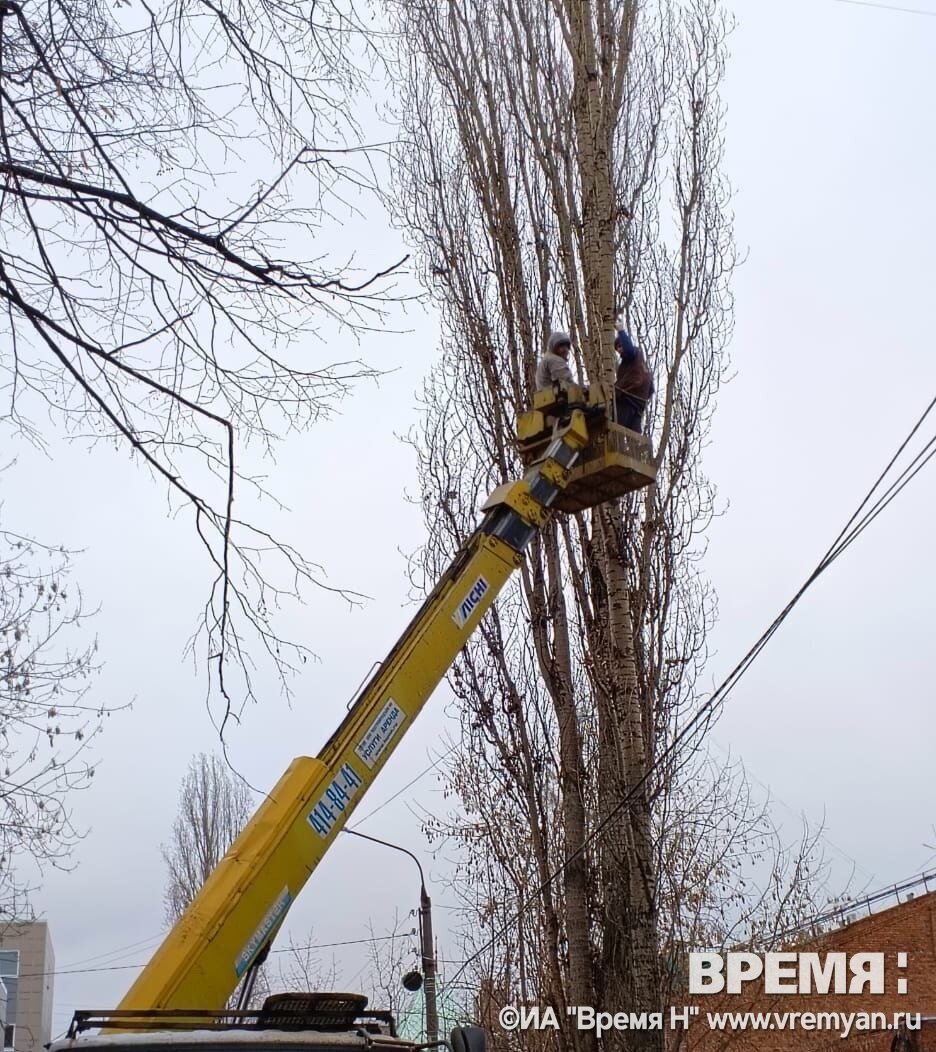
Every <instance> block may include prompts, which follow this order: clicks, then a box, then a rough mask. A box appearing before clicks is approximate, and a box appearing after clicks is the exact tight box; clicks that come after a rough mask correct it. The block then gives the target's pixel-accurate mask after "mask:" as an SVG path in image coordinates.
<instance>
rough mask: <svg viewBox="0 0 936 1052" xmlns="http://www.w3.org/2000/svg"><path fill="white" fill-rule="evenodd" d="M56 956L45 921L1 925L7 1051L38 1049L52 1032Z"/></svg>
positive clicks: (0, 961)
mask: <svg viewBox="0 0 936 1052" xmlns="http://www.w3.org/2000/svg"><path fill="white" fill-rule="evenodd" d="M54 970H55V956H54V954H53V952H52V939H51V937H50V935H49V926H48V924H46V923H45V921H13V922H11V923H8V924H3V925H0V981H2V982H3V985H4V986H5V987H6V1000H7V1007H6V1015H5V1018H4V1020H3V1022H4V1030H3V1050H4V1052H36V1050H38V1049H40V1048H42V1046H43V1045H45V1044H47V1043H48V1041H49V1040H50V1039H51V1036H52V973H53V971H54Z"/></svg>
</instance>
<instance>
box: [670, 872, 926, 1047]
mask: <svg viewBox="0 0 936 1052" xmlns="http://www.w3.org/2000/svg"><path fill="white" fill-rule="evenodd" d="M795 949H796V950H798V951H815V952H817V953H820V954H826V953H834V952H844V953H847V954H856V953H883V954H884V955H885V988H884V993H882V994H869V993H861V994H853V995H844V994H837V995H836V994H792V995H791V994H773V995H769V996H768V995H767V994H765V993H764V992H763V984H762V983H761V982H760V981H757V982H752V983H751V984H750V986H751V988H752V989H751V992H750V993H741V994H736V995H734V996H730V997H729V996H726V995H722V994H716V995H710V996H704V997H698V996H696V997H694V998H689V999H688V1000H689V1002H690V1003H693V1004H697V1005H698V1006H699V1007H700V1011H701V1014H704V1013H705V1012H706V1011H709V1012H712V1011H716V1012H718V1011H731V1012H746V1011H753V1012H759V1013H768V1012H780V1013H783V1012H807V1013H816V1014H818V1013H830V1012H838V1013H851V1012H855V1013H883V1014H884V1016H885V1017H886V1019H887V1020H888V1024H889V1023H890V1021H891V1020H893V1018H894V1015H895V1013H897V1012H903V1013H919V1014H920V1015H921V1017H923V1018H922V1026H921V1028H920V1030H919V1031H907V1032H906V1034H904V1035H901V1034H898V1033H897V1032H895V1031H894V1030H875V1031H868V1032H863V1033H856V1032H854V1031H853V1032H852V1033H850V1034H849V1036H848V1037H846V1038H842V1037H840V1036H839V1034H838V1033H835V1032H829V1031H824V1032H820V1031H818V1030H814V1031H812V1032H810V1031H807V1030H804V1029H796V1030H792V1029H784V1030H777V1031H772V1032H768V1031H763V1030H759V1031H753V1030H750V1029H749V1030H744V1031H734V1032H718V1031H713V1030H711V1029H710V1028H709V1027H708V1025H707V1023H706V1022H705V1021H701V1020H699V1021H696V1020H694V1021H693V1022H692V1024H691V1025H690V1026H689V1029H688V1031H686V1032H685V1033H684V1034H683V1035H679V1034H678V1033H677V1034H676V1035H674V1036H676V1037H677V1040H676V1041H674V1044H673V1047H674V1050H675V1049H678V1050H679V1052H729V1050H730V1052H753V1050H755V1049H757V1050H765V1052H828V1050H831V1049H838V1050H840V1052H890V1050H891V1049H892V1048H893V1050H894V1052H936V892H929V893H927V894H923V895H920V896H919V897H916V898H914V897H910V896H908V898H907V900H906V901H904V902H899V903H897V904H896V905H894V906H891V907H890V908H889V909H883V910H880V911H879V912H876V913H871V914H870V915H869V916H865V917H861V918H859V919H857V920H852V921H851V922H850V923H846V924H844V926H842V927H839V928H837V929H836V930H833V931H829V932H826V933H825V934H823V935H821V936H819V937H816V938H812V939H809V940H808V941H804V942H802V943H800V944H799V945H797V946H796V947H795ZM898 954H906V955H907V956H906V966H905V967H900V966H899V961H898ZM901 979H903V980H905V981H906V993H900V992H899V986H898V984H899V983H900V980H901ZM901 985H902V984H901ZM876 1022H879V1019H878V1020H876V1021H875V1023H876ZM680 1037H681V1040H679V1038H680Z"/></svg>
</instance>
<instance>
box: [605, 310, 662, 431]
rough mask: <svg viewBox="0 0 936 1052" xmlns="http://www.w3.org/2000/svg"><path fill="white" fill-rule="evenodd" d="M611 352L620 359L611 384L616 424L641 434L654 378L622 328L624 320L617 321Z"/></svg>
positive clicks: (620, 318)
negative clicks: (615, 352) (615, 353)
mask: <svg viewBox="0 0 936 1052" xmlns="http://www.w3.org/2000/svg"><path fill="white" fill-rule="evenodd" d="M614 348H615V350H616V351H617V352H618V354H619V355H620V362H619V363H618V367H617V376H616V377H615V381H614V404H615V410H616V414H617V422H618V423H619V424H620V425H621V426H622V427H626V428H629V429H630V430H631V431H637V432H638V433H640V432H641V431H642V430H643V415H644V410H645V409H646V408H647V402H648V401H649V400H650V398H651V396H652V395H653V389H654V388H653V374H652V373H651V372H650V367H649V366H648V365H647V359H646V358H645V357H644V353H643V351H642V350H641V349H640V348H639V347H638V346H637V345H636V344H635V343H634V341H633V340H632V339H631V338H630V334H629V333H628V331H627V329H625V328H624V319H623V317H619V318H618V323H617V336H616V337H615V339H614Z"/></svg>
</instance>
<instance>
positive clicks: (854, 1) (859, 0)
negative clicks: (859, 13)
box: [833, 0, 936, 18]
mask: <svg viewBox="0 0 936 1052" xmlns="http://www.w3.org/2000/svg"><path fill="white" fill-rule="evenodd" d="M833 2H834V3H836V4H851V6H852V7H876V8H878V10H880V11H899V12H900V13H901V14H904V15H929V17H930V18H936V11H924V10H923V9H922V8H919V7H897V6H896V5H894V4H882V3H877V2H876V0H833Z"/></svg>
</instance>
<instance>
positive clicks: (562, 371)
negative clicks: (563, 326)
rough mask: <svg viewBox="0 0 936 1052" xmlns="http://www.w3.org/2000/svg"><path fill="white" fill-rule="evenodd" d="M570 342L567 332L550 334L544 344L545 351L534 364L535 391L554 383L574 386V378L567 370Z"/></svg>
mask: <svg viewBox="0 0 936 1052" xmlns="http://www.w3.org/2000/svg"><path fill="white" fill-rule="evenodd" d="M571 350H572V340H571V339H570V338H569V334H568V333H567V332H552V333H550V334H549V339H548V341H547V342H546V350H545V351H544V352H543V356H542V357H541V358H540V360H539V361H538V362H537V363H536V390H537V391H542V390H543V389H544V388H547V387H552V385H553V384H554V383H563V384H574V383H575V378H574V377H573V375H572V370H571V369H570V368H569V353H570V352H571Z"/></svg>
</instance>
